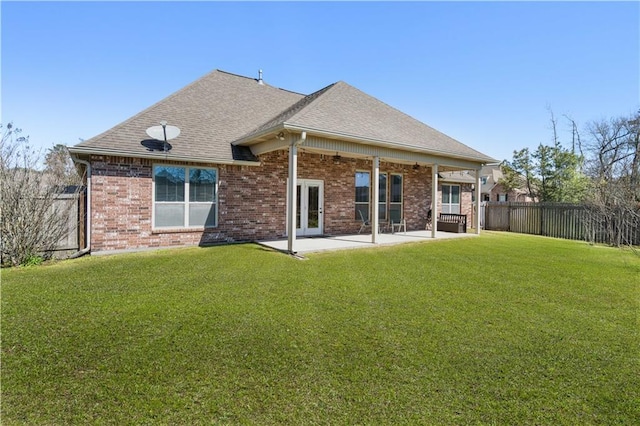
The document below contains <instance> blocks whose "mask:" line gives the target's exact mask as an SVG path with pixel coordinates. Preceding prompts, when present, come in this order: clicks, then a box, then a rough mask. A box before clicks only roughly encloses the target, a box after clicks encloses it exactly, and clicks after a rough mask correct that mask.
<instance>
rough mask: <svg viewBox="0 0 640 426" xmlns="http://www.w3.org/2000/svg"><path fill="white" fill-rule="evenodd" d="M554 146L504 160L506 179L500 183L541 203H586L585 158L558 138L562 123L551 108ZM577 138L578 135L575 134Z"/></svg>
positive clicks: (547, 146)
mask: <svg viewBox="0 0 640 426" xmlns="http://www.w3.org/2000/svg"><path fill="white" fill-rule="evenodd" d="M549 113H550V121H551V131H552V132H553V145H543V144H540V145H538V147H537V148H536V150H535V151H529V148H524V149H521V150H519V151H514V152H513V159H512V161H504V162H503V164H502V170H503V173H504V178H503V179H502V180H501V181H500V182H499V183H501V184H502V185H504V186H505V187H506V188H507V189H509V190H511V189H516V188H519V189H524V190H525V191H526V192H527V193H528V194H529V196H531V197H532V198H533V199H535V200H536V201H538V202H569V203H576V202H581V201H584V199H585V198H586V197H587V195H588V188H589V179H588V178H587V177H586V176H585V174H584V173H583V170H582V169H583V164H584V159H583V157H582V156H581V155H578V154H576V153H575V147H574V148H572V149H571V150H568V149H565V148H564V147H563V146H562V144H561V143H560V139H559V137H558V131H557V126H558V122H557V120H556V118H555V116H554V114H553V111H551V110H550V109H549ZM574 137H575V135H574Z"/></svg>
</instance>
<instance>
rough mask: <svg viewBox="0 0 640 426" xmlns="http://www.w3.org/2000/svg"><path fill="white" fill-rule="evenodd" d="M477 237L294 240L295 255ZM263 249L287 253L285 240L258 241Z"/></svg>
mask: <svg viewBox="0 0 640 426" xmlns="http://www.w3.org/2000/svg"><path fill="white" fill-rule="evenodd" d="M470 237H477V234H456V233H451V232H437V234H436V238H435V239H434V238H432V237H431V231H408V232H406V233H405V232H396V233H394V234H378V242H377V243H376V244H373V243H372V242H371V234H355V235H340V236H335V237H332V236H322V237H298V238H297V239H296V244H295V249H296V254H304V253H312V252H320V251H328V250H345V249H356V248H366V247H379V246H388V245H395V244H404V243H411V242H418V241H436V240H447V239H453V238H470ZM258 244H261V245H263V246H265V247H269V248H272V249H274V250H278V251H283V252H286V251H287V240H286V239H285V240H272V241H258Z"/></svg>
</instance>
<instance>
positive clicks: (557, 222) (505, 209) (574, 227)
mask: <svg viewBox="0 0 640 426" xmlns="http://www.w3.org/2000/svg"><path fill="white" fill-rule="evenodd" d="M484 228H485V229H487V230H496V231H510V232H518V233H521V234H534V235H544V236H548V237H555V238H565V239H569V240H583V241H589V242H594V243H605V244H614V245H620V244H631V245H640V220H638V215H637V214H636V215H631V214H629V213H626V214H625V212H624V211H622V210H621V211H619V212H616V213H614V214H612V213H611V212H609V214H608V215H605V214H604V213H602V212H601V211H599V209H597V208H596V207H594V206H590V205H585V204H565V203H515V202H508V203H501V202H487V203H486V205H485V206H484Z"/></svg>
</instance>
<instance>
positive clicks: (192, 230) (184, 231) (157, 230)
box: [151, 227, 217, 235]
mask: <svg viewBox="0 0 640 426" xmlns="http://www.w3.org/2000/svg"><path fill="white" fill-rule="evenodd" d="M216 229H217V227H208V228H154V229H152V230H151V234H154V235H156V234H187V233H195V232H200V233H201V232H207V231H215V230H216Z"/></svg>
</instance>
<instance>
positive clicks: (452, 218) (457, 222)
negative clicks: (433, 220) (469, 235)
mask: <svg viewBox="0 0 640 426" xmlns="http://www.w3.org/2000/svg"><path fill="white" fill-rule="evenodd" d="M437 229H438V231H444V232H457V233H466V232H467V215H466V214H455V213H440V215H439V216H438V228H437Z"/></svg>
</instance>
